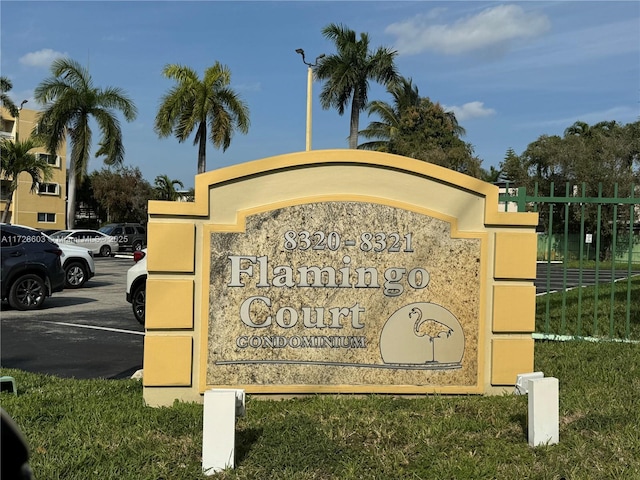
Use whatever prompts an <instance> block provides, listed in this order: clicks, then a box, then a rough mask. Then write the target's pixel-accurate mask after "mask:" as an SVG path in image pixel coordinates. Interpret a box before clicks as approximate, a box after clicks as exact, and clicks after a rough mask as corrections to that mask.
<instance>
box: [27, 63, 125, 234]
mask: <svg viewBox="0 0 640 480" xmlns="http://www.w3.org/2000/svg"><path fill="white" fill-rule="evenodd" d="M51 73H52V75H53V76H52V77H50V78H47V79H45V80H43V81H42V83H40V85H38V87H37V88H36V90H35V98H36V100H37V101H38V102H40V103H42V104H44V105H45V110H44V111H43V112H42V113H41V114H40V116H39V122H38V128H39V132H40V134H41V135H42V136H43V138H44V139H45V146H46V148H47V150H48V151H49V152H51V153H55V152H57V151H58V149H59V148H60V147H61V146H62V144H63V142H64V140H65V138H66V136H67V135H68V136H69V140H70V146H71V157H70V162H69V179H68V183H69V185H68V190H67V203H68V207H67V226H68V228H73V227H74V225H75V215H76V184H77V182H81V181H82V178H83V177H84V175H85V174H86V173H87V165H88V163H89V155H90V152H91V140H92V132H91V127H90V125H89V121H90V119H92V118H93V119H94V120H95V121H96V122H97V123H98V127H99V128H100V133H101V138H100V141H99V147H100V148H99V149H98V151H97V152H96V157H99V156H104V157H105V159H104V162H105V163H106V164H107V165H110V166H111V165H121V164H122V162H123V160H124V145H123V144H122V131H121V130H120V122H119V121H118V118H117V116H116V114H115V112H114V110H119V111H121V112H122V114H123V115H124V117H125V119H126V120H127V121H132V120H133V119H135V117H136V115H137V109H136V107H135V105H134V104H133V101H132V100H131V99H129V98H128V97H127V95H126V94H125V93H124V92H123V91H122V90H121V89H120V88H116V87H106V88H97V87H94V86H93V80H92V79H91V75H90V74H89V71H88V70H87V69H86V68H84V67H82V66H81V65H80V64H79V63H77V62H75V61H73V60H70V59H66V58H60V59H57V60H55V61H54V62H53V63H52V64H51Z"/></svg>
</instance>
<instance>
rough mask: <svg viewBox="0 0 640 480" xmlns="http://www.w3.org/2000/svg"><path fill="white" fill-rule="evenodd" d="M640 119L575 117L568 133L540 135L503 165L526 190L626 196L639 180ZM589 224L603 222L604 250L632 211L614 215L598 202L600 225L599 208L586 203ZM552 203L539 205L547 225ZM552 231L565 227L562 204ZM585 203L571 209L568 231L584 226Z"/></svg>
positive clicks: (593, 228)
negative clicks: (627, 121)
mask: <svg viewBox="0 0 640 480" xmlns="http://www.w3.org/2000/svg"><path fill="white" fill-rule="evenodd" d="M639 130H640V121H637V122H634V123H631V124H627V125H620V124H618V123H616V122H600V123H597V124H595V125H589V124H587V123H585V122H580V121H579V122H575V123H574V124H573V125H571V126H569V127H568V128H567V129H565V131H564V136H562V137H560V136H558V135H554V136H548V135H541V136H540V137H539V138H538V139H537V140H535V141H534V142H532V143H530V144H529V145H528V146H527V148H526V150H525V151H524V152H523V153H522V154H521V155H515V153H513V154H508V155H507V156H506V157H505V160H504V162H503V163H502V164H501V168H502V169H503V171H504V173H505V176H506V177H507V178H509V179H510V180H511V181H513V183H514V185H513V186H514V187H515V186H520V187H526V188H527V191H528V192H533V191H534V189H537V192H538V194H539V195H551V194H553V195H556V196H557V195H560V196H565V195H569V196H581V195H582V194H583V188H584V195H586V196H588V197H597V196H598V195H602V196H603V197H613V196H614V195H615V194H616V188H617V194H618V195H619V196H627V195H629V194H630V192H631V189H632V188H633V186H634V185H635V186H636V187H637V185H638V184H640V168H639V167H640V165H639V163H640V159H639V158H640V140H638V133H639ZM584 212H585V225H586V228H587V230H588V231H591V232H595V231H596V230H597V228H598V226H599V228H600V234H601V246H602V252H601V255H602V256H605V255H606V254H607V251H608V249H609V248H610V246H611V242H612V234H613V228H614V227H615V226H616V225H627V224H628V222H629V211H628V209H626V208H621V209H618V217H617V218H616V219H614V218H613V206H612V205H611V204H605V205H602V206H601V207H600V214H599V215H600V216H601V218H602V219H603V221H602V222H600V224H598V221H597V218H598V208H597V206H596V205H594V204H585V206H584ZM549 214H550V212H549V208H546V207H545V208H543V209H541V210H540V219H541V225H547V224H548V216H549ZM553 214H554V230H556V229H561V228H563V226H564V221H565V211H564V208H554V209H553ZM581 217H582V208H581V206H580V205H579V202H576V204H572V205H571V207H570V211H569V217H568V218H567V219H566V220H567V221H568V222H569V230H570V231H571V232H579V231H580V218H581Z"/></svg>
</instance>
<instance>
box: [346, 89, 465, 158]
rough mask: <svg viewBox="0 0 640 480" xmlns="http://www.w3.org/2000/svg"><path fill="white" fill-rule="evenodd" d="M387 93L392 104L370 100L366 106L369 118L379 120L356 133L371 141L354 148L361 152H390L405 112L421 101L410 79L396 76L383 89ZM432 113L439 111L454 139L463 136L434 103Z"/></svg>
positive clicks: (451, 118)
mask: <svg viewBox="0 0 640 480" xmlns="http://www.w3.org/2000/svg"><path fill="white" fill-rule="evenodd" d="M387 92H388V93H389V94H390V95H391V97H392V98H393V104H389V103H387V102H383V101H381V100H374V101H372V102H370V103H369V104H368V105H367V106H366V110H367V111H368V114H369V116H371V115H372V114H376V115H378V116H379V117H380V121H374V122H371V123H369V125H368V126H367V128H365V129H364V130H362V131H360V135H362V136H363V137H365V138H373V139H375V140H373V141H371V142H366V143H363V144H360V145H358V148H360V149H363V150H376V151H381V152H389V153H395V152H391V151H390V149H389V144H390V141H391V140H392V139H393V138H394V137H395V136H396V135H398V133H399V131H400V126H401V122H402V117H403V115H404V114H405V113H406V112H407V111H408V110H409V109H413V110H414V111H415V110H417V109H419V108H420V106H421V103H422V102H423V98H422V97H421V96H420V93H419V92H418V86H417V85H414V84H413V80H412V79H411V78H404V77H400V78H399V79H398V81H397V82H396V83H393V84H391V85H389V86H388V87H387ZM434 108H435V109H436V110H438V109H439V110H442V112H441V115H440V117H442V119H443V121H444V122H446V123H448V124H449V125H450V127H451V129H452V131H453V133H454V134H455V135H456V136H462V135H464V134H465V133H466V132H465V129H464V128H463V127H461V126H460V125H459V124H458V120H457V119H456V116H455V114H454V113H453V112H450V111H445V110H444V109H442V107H441V106H440V104H434Z"/></svg>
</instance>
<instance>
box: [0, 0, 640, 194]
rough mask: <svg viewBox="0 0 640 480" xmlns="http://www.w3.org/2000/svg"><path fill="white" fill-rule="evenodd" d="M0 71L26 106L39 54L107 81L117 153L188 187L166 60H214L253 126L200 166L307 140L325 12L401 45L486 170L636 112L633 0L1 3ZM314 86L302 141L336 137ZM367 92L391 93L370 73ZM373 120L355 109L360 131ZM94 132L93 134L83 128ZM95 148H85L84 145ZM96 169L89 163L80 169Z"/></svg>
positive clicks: (318, 145)
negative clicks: (162, 107) (119, 96)
mask: <svg viewBox="0 0 640 480" xmlns="http://www.w3.org/2000/svg"><path fill="white" fill-rule="evenodd" d="M0 8H1V9H0V27H1V34H0V40H1V44H0V51H1V59H0V72H1V74H2V75H3V76H6V77H9V78H10V79H11V81H12V82H13V90H12V91H11V92H10V96H11V97H12V98H13V99H14V101H15V102H16V103H18V104H19V103H20V102H21V101H22V100H24V99H28V100H29V103H27V104H26V105H25V108H33V109H38V108H40V107H38V105H37V104H36V103H35V101H34V100H33V91H34V89H35V87H36V86H37V85H38V83H39V82H40V81H42V80H43V79H44V78H46V77H48V76H49V75H50V71H49V67H50V64H51V61H52V60H53V59H54V58H55V57H58V56H66V57H70V58H72V59H74V60H77V61H79V62H80V63H82V64H84V65H86V66H88V68H89V70H90V73H91V75H92V77H93V80H94V84H95V85H96V86H98V87H106V86H117V87H120V88H122V89H124V90H125V92H126V93H127V94H128V95H129V96H130V97H131V98H132V99H133V101H134V102H135V104H136V106H137V107H138V111H139V113H138V117H137V119H136V120H135V121H134V122H132V123H127V122H125V121H124V119H122V130H123V139H124V144H125V149H126V159H125V164H126V165H130V166H137V167H139V168H140V170H141V171H142V173H143V175H144V177H145V178H146V179H147V180H149V181H150V182H152V183H153V179H154V178H155V177H156V175H160V174H167V175H169V177H171V178H173V179H179V180H181V181H182V182H183V183H184V184H185V187H190V186H193V183H194V182H193V177H194V175H195V174H196V170H197V166H196V163H197V148H196V147H194V146H193V144H192V139H191V140H189V141H187V142H185V143H183V144H180V143H178V141H177V140H176V139H175V138H173V137H169V138H164V139H160V138H158V136H157V135H156V134H155V133H154V131H153V122H154V118H155V114H156V111H157V108H158V105H159V102H160V98H161V97H162V95H163V94H164V93H165V92H166V91H167V90H168V89H169V88H170V87H171V86H172V85H173V83H172V82H171V81H169V80H167V79H165V78H163V77H162V75H161V72H162V68H163V66H164V65H166V64H169V63H179V64H183V65H187V66H189V67H191V68H193V69H194V70H196V71H197V72H198V73H199V75H200V76H202V73H203V72H204V69H205V68H207V67H209V66H211V65H213V64H214V63H215V62H216V61H220V62H221V63H223V64H226V65H227V66H228V67H229V68H230V69H231V71H232V87H233V88H234V89H235V90H236V91H237V92H238V93H239V94H240V95H241V97H242V98H243V99H244V100H245V101H246V102H247V104H248V106H249V109H250V114H251V127H250V130H249V133H248V134H247V135H242V134H236V136H235V137H234V139H233V141H232V144H231V147H230V148H229V149H228V150H227V151H226V152H224V153H223V152H222V151H221V150H216V149H214V148H213V146H212V145H211V144H209V145H208V149H207V169H208V170H212V169H216V168H220V167H223V166H227V165H232V164H237V163H242V162H246V161H251V160H255V159H259V158H264V157H269V156H272V155H279V154H283V153H290V152H296V151H302V150H304V149H305V131H306V130H305V122H306V92H307V83H306V82H307V70H306V66H305V65H304V64H303V63H302V60H301V57H300V56H299V55H297V54H296V53H295V50H296V48H303V49H304V50H305V52H306V53H307V58H308V59H314V58H315V57H316V56H317V55H319V54H321V53H326V54H331V53H334V52H335V47H334V46H333V44H332V43H331V42H330V41H327V40H326V39H324V38H323V36H322V33H321V31H322V28H323V27H325V26H326V25H328V24H329V23H342V24H344V25H346V26H348V27H349V28H351V29H353V30H355V31H356V32H357V33H360V32H367V33H368V34H369V36H370V40H371V47H372V48H377V47H378V46H387V47H390V48H393V49H395V50H397V51H398V56H397V66H398V69H399V72H400V73H401V74H402V75H403V76H405V77H411V78H412V79H413V81H414V83H415V84H416V85H417V86H418V88H419V91H420V94H421V95H422V96H428V97H429V98H431V100H433V101H437V102H440V103H441V104H443V105H444V106H445V107H446V108H448V109H450V110H453V111H454V112H455V113H456V115H457V117H458V120H459V123H460V124H461V125H462V126H463V127H464V128H465V129H466V131H467V135H466V136H465V137H464V140H465V141H467V142H469V143H471V144H472V145H473V146H474V149H475V153H476V155H478V157H479V158H481V159H482V160H483V163H482V166H483V167H484V168H487V169H488V168H489V167H490V166H498V165H499V163H500V161H502V160H503V158H504V156H505V153H506V151H507V149H508V148H510V147H511V148H513V149H514V150H515V151H516V153H521V152H522V151H523V150H524V149H525V148H526V147H527V145H528V144H529V143H531V142H532V141H534V140H536V139H537V138H538V137H539V136H540V135H542V134H548V135H555V134H560V135H561V134H562V132H563V131H564V129H565V128H566V127H568V126H569V125H571V124H572V123H573V122H575V121H577V120H581V121H585V122H587V123H589V124H593V123H596V122H599V121H604V120H616V121H618V122H620V123H623V124H624V123H629V122H634V121H636V120H638V119H639V117H640V2H637V1H625V2H615V1H603V2H594V1H568V2H559V1H552V2H542V1H528V2H507V3H503V2H482V1H474V2H462V1H449V2H428V1H410V2H401V1H374V2H365V1H355V2H347V1H340V2H329V1H289V2H277V1H258V2H248V1H235V2H222V1H194V2H186V1H180V2H178V1H161V2H158V1H135V2H115V1H110V2H89V1H70V2H60V1H43V2H33V1H8V0H4V1H2V5H1V7H0ZM321 86H322V84H321V83H319V82H315V83H314V85H313V94H314V95H313V96H314V102H313V144H312V148H313V149H314V150H319V149H329V148H346V147H347V136H348V133H349V118H348V115H344V116H342V117H341V116H339V115H338V113H337V112H336V111H335V110H322V108H321V107H320V104H319V102H318V93H319V92H320V89H321ZM369 99H370V100H374V99H380V100H385V101H389V100H390V98H389V97H388V95H387V94H386V92H385V90H384V88H382V87H380V86H378V85H375V84H372V86H371V90H370V94H369ZM369 121H370V118H369V117H368V116H367V114H366V113H362V114H361V117H360V126H361V128H364V127H365V126H366V125H367V124H368V122H369ZM94 135H95V136H96V137H97V132H95V133H94ZM93 152H95V148H94V150H93ZM101 167H102V162H101V160H99V159H95V158H92V160H91V162H90V164H89V170H90V171H92V170H95V169H99V168H101Z"/></svg>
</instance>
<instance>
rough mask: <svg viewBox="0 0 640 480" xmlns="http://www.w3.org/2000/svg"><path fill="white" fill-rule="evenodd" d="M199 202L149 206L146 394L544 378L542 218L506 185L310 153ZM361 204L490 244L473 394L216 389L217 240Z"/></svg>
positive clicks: (193, 395) (485, 248)
mask: <svg viewBox="0 0 640 480" xmlns="http://www.w3.org/2000/svg"><path fill="white" fill-rule="evenodd" d="M195 194H196V198H195V202H157V201H151V202H149V225H148V232H149V233H148V237H149V238H148V243H149V247H148V270H149V275H148V280H147V320H146V336H145V351H144V376H143V384H144V397H145V400H146V401H147V402H148V403H149V404H151V405H167V404H171V403H172V402H173V401H174V400H175V399H180V400H186V401H202V396H203V393H204V391H205V390H207V389H209V388H212V387H234V388H245V390H246V391H247V392H248V393H259V394H302V393H396V394H425V393H475V394H490V393H495V392H499V391H503V390H504V389H505V387H508V386H512V385H513V384H514V383H515V379H516V375H517V374H518V373H523V372H529V371H532V369H533V340H532V338H531V332H532V331H533V329H534V320H535V287H534V286H533V281H532V280H533V279H534V278H535V259H536V234H535V226H536V225H537V223H538V218H537V214H535V213H513V212H500V211H499V208H498V188H497V187H496V186H494V185H491V184H488V183H485V182H482V181H480V180H477V179H474V178H471V177H468V176H466V175H462V174H459V173H457V172H454V171H451V170H448V169H444V168H442V167H438V166H436V165H433V164H429V163H426V162H420V161H417V160H413V159H408V158H405V157H399V156H396V155H390V154H383V153H377V152H365V151H359V150H318V151H311V152H300V153H293V154H288V155H282V156H277V157H271V158H267V159H263V160H258V161H254V162H249V163H246V164H241V165H236V166H232V167H227V168H223V169H220V170H216V171H211V172H207V173H204V174H202V175H198V176H196V179H195ZM346 201H355V202H363V203H371V204H379V205H386V206H390V207H394V208H400V209H404V210H410V211H414V212H417V213H420V214H422V215H426V216H429V217H433V218H436V219H440V220H443V221H446V222H447V223H449V224H450V225H451V234H452V236H457V237H460V238H477V239H480V242H481V262H480V264H481V273H480V275H481V280H480V286H481V292H480V304H479V315H478V317H479V318H478V348H477V376H476V378H475V381H474V382H473V385H464V386H460V385H444V384H443V385H426V386H425V385H395V386H389V385H302V384H298V385H284V386H282V385H251V384H243V385H213V384H209V383H208V382H207V357H208V355H207V354H208V343H207V339H208V322H209V320H208V319H209V311H210V308H211V306H210V305H209V289H210V286H211V282H210V256H211V255H210V238H211V233H212V232H220V231H227V232H231V231H236V232H238V231H243V229H244V228H245V221H246V218H247V217H248V216H251V215H255V214H257V213H260V212H268V211H271V210H276V209H279V208H287V207H290V206H294V205H304V204H307V203H312V202H316V203H317V202H346Z"/></svg>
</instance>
